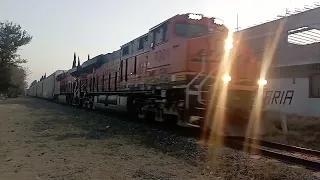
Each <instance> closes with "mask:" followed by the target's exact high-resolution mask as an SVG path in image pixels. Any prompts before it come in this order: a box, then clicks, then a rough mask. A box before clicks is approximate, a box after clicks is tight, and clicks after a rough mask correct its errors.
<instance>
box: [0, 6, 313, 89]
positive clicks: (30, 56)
mask: <svg viewBox="0 0 320 180" xmlns="http://www.w3.org/2000/svg"><path fill="white" fill-rule="evenodd" d="M314 2H315V1H314V0H304V1H301V0H277V1H276V0H269V1H254V0H242V1H241V2H240V1H237V0H220V1H218V0H158V1H151V0H150V1H146V0H54V1H50V0H0V4H1V6H0V21H13V22H14V23H18V24H20V25H21V26H22V28H23V29H24V30H26V31H27V32H28V33H29V34H30V35H31V36H33V39H32V41H31V43H30V44H28V45H26V46H23V47H22V48H21V50H20V51H19V54H21V56H22V57H23V58H25V59H27V60H28V63H27V64H25V66H26V67H28V68H29V70H30V72H31V74H30V75H29V77H28V82H29V83H31V82H32V81H33V80H35V79H37V80H39V79H40V77H41V76H42V75H44V74H45V73H46V74H47V76H48V75H50V74H52V73H53V72H55V71H56V70H60V69H70V68H71V66H72V61H73V53H74V52H76V54H77V56H78V55H79V57H80V61H81V63H83V62H84V61H85V60H87V55H88V54H90V57H94V56H96V55H99V54H106V53H108V52H112V51H114V50H117V49H119V48H120V46H121V45H122V44H125V43H127V42H129V41H131V40H132V39H134V38H136V37H139V36H140V35H142V34H144V33H146V32H148V30H149V28H151V27H153V26H155V25H157V24H159V23H160V22H162V21H164V20H166V19H168V18H170V17H172V16H174V15H176V14H184V13H200V14H204V15H205V16H209V17H218V18H220V19H223V20H224V22H225V24H226V25H227V26H228V27H230V29H232V30H234V29H235V27H236V24H237V14H238V17H239V18H238V20H239V21H238V24H239V27H240V28H246V27H248V26H252V25H253V24H260V23H261V22H266V20H272V19H273V18H275V17H277V15H280V14H282V15H283V14H285V9H286V8H290V9H294V8H303V7H304V5H313V4H314Z"/></svg>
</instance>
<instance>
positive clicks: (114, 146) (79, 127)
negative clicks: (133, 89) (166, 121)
mask: <svg viewBox="0 0 320 180" xmlns="http://www.w3.org/2000/svg"><path fill="white" fill-rule="evenodd" d="M112 122H113V123H112ZM117 122H118V124H117ZM97 123H98V124H100V125H99V127H97V126H95V124H97ZM93 129H94V130H93ZM132 129H139V127H138V126H136V125H134V124H132V123H125V125H124V123H123V122H122V123H121V121H120V120H119V121H117V120H116V119H114V118H112V117H109V119H108V118H107V117H101V116H99V115H96V113H94V112H87V111H84V110H79V109H76V108H71V107H67V106H63V105H58V104H55V103H51V102H47V101H44V100H39V99H32V98H17V99H8V100H6V101H3V102H0V180H18V179H19V180H20V179H23V180H43V179H55V180H56V179H57V180H62V179H68V180H69V179H70V180H71V179H74V180H82V179H117V180H121V179H288V177H292V178H291V179H296V178H298V179H315V178H316V177H315V176H314V175H313V172H310V171H308V170H305V169H303V168H300V167H298V168H297V167H287V166H286V165H285V164H282V163H278V162H274V161H268V162H266V161H265V160H263V158H255V156H254V157H253V158H249V156H248V159H243V156H242V155H240V154H239V153H235V152H234V151H232V150H227V152H228V153H225V154H224V155H223V159H224V162H223V163H221V164H219V165H218V166H215V167H216V168H215V169H212V167H213V166H214V165H212V167H210V166H211V165H210V166H209V164H208V163H203V162H202V163H200V165H199V164H197V165H195V164H193V163H192V162H193V161H189V160H186V159H187V158H186V157H185V156H184V154H186V153H189V154H192V153H194V154H199V153H198V152H197V150H196V148H194V147H192V148H191V150H188V152H187V150H186V149H184V148H182V146H183V145H180V144H179V143H180V140H179V142H178V140H172V141H171V142H170V143H168V139H166V140H165V142H160V141H157V140H155V139H152V140H150V139H149V140H145V139H146V138H147V139H148V137H150V136H151V135H149V134H148V133H149V132H145V130H144V129H143V128H142V129H141V128H140V129H139V131H136V130H134V131H133V130H132ZM131 130H132V131H131ZM120 132H121V133H120ZM145 136H146V137H145ZM102 137H103V138H102ZM142 137H143V138H142ZM142 139H144V140H142ZM146 141H150V142H151V141H152V142H151V143H150V144H155V142H157V143H156V144H157V145H146ZM164 144H165V145H164ZM175 144H177V146H175ZM160 146H166V147H171V148H172V149H173V148H174V149H175V151H173V150H170V151H169V150H166V151H164V150H163V149H165V148H161V147H160ZM161 149H162V150H161ZM178 153H180V154H183V155H180V156H177V155H173V154H178ZM188 157H189V159H196V158H193V157H196V156H193V155H189V156H188ZM190 157H191V158H190ZM207 158H208V156H207ZM209 159H211V157H209ZM256 161H258V162H256ZM243 167H245V168H243ZM229 168H230V169H229Z"/></svg>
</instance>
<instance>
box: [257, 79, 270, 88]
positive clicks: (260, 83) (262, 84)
mask: <svg viewBox="0 0 320 180" xmlns="http://www.w3.org/2000/svg"><path fill="white" fill-rule="evenodd" d="M267 83H268V82H267V80H265V79H259V81H258V84H259V86H264V85H266V84H267Z"/></svg>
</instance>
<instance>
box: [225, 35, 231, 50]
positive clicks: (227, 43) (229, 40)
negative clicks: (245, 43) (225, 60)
mask: <svg viewBox="0 0 320 180" xmlns="http://www.w3.org/2000/svg"><path fill="white" fill-rule="evenodd" d="M224 48H225V49H226V50H227V51H229V50H231V49H232V48H233V38H232V34H231V35H228V38H227V39H226V40H225V45H224Z"/></svg>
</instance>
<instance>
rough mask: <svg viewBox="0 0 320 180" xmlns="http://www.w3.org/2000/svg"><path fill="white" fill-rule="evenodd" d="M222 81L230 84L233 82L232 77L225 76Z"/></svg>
mask: <svg viewBox="0 0 320 180" xmlns="http://www.w3.org/2000/svg"><path fill="white" fill-rule="evenodd" d="M222 80H223V81H224V82H229V81H231V76H229V75H227V74H226V75H224V76H223V77H222Z"/></svg>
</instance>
